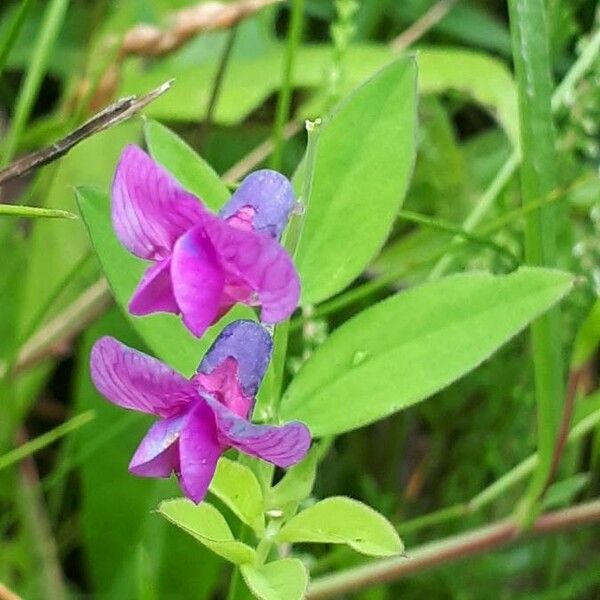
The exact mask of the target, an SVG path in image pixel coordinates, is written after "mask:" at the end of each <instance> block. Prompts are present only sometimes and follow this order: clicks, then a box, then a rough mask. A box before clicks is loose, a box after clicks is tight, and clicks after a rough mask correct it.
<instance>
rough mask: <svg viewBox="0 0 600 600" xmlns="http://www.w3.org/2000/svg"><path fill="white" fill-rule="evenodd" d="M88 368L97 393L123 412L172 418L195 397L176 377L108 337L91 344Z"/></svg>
mask: <svg viewBox="0 0 600 600" xmlns="http://www.w3.org/2000/svg"><path fill="white" fill-rule="evenodd" d="M90 368H91V375H92V380H93V381H94V384H95V386H96V387H97V388H98V391H99V392H100V393H101V394H102V395H103V396H105V397H106V398H107V399H108V400H110V401H111V402H112V403H113V404H116V405H118V406H122V407H123V408H129V409H131V410H137V411H140V412H145V413H150V414H153V415H157V416H159V417H171V416H173V415H175V414H176V413H177V412H179V411H180V410H181V409H182V408H183V407H184V406H185V405H186V404H187V403H188V402H190V400H193V399H196V398H197V397H198V394H197V392H196V390H195V388H194V386H193V384H192V383H191V382H189V381H188V380H187V379H185V378H184V377H182V376H181V375H180V374H179V373H177V372H176V371H174V370H173V369H170V368H169V367H167V365H165V364H163V363H162V362H160V361H158V360H156V359H155V358H152V357H151V356H148V355H147V354H144V353H143V352H138V351H137V350H134V349H133V348H129V347H128V346H125V345H124V344H121V343H120V342H118V341H117V340H115V339H114V338H111V337H103V338H100V339H99V340H98V341H97V342H96V343H95V344H94V347H93V348H92V353H91V357H90Z"/></svg>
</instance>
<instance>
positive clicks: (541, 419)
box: [508, 0, 564, 523]
mask: <svg viewBox="0 0 600 600" xmlns="http://www.w3.org/2000/svg"><path fill="white" fill-rule="evenodd" d="M508 6H509V16H510V29H511V34H512V45H513V61H514V64H515V73H516V79H517V92H518V97H519V123H520V132H521V136H520V139H521V152H522V165H521V195H522V200H523V203H527V202H531V201H533V200H536V199H539V198H542V197H544V196H546V195H547V194H548V193H550V192H551V191H552V189H553V188H554V181H555V173H556V154H555V139H554V127H553V122H552V108H551V97H552V86H553V84H552V78H551V65H550V47H549V41H548V40H549V30H548V24H547V15H546V7H545V3H544V0H509V3H508ZM557 229H558V215H557V213H556V206H553V205H546V206H544V207H542V208H540V209H539V210H537V211H535V212H533V213H530V214H528V215H527V216H526V218H525V259H526V262H527V264H530V265H536V266H545V267H554V266H556V263H557V254H558V250H557V241H556V238H557ZM531 345H532V354H533V367H534V378H535V393H536V404H537V414H538V426H537V429H538V456H539V459H538V465H537V468H536V471H535V473H534V476H533V479H532V483H531V486H530V488H529V491H528V492H527V495H526V497H525V503H524V505H523V507H522V508H523V522H524V523H526V522H531V521H532V520H533V518H534V516H535V510H536V505H537V504H538V500H539V497H540V495H541V494H542V493H543V491H544V487H545V483H546V481H547V479H548V474H549V472H550V469H551V468H552V456H553V453H554V445H555V440H556V436H557V432H558V423H559V419H560V414H561V412H562V405H563V400H564V382H563V375H564V366H563V360H562V352H561V329H560V312H559V310H558V309H557V308H554V309H552V310H551V311H549V312H548V313H546V314H545V315H543V316H542V317H540V318H539V319H537V320H536V321H535V322H534V323H532V325H531Z"/></svg>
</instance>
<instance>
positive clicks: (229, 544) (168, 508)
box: [158, 498, 256, 565]
mask: <svg viewBox="0 0 600 600" xmlns="http://www.w3.org/2000/svg"><path fill="white" fill-rule="evenodd" d="M158 512H159V513H160V514H161V515H163V517H165V518H166V519H168V520H169V521H171V523H174V524H175V525H177V527H181V529H183V530H184V531H187V532H188V533H189V534H190V535H193V536H194V537H195V538H196V539H197V540H198V541H199V542H201V543H202V544H204V545H205V546H206V547H207V548H209V549H210V550H212V551H213V552H214V553H215V554H218V555H219V556H221V557H223V558H224V559H225V560H228V561H229V562H232V563H235V564H237V565H242V564H245V563H251V562H253V561H254V558H255V554H256V553H255V551H254V549H253V548H251V547H250V546H248V545H246V544H244V543H242V542H238V541H237V540H236V539H235V538H234V537H233V533H231V529H229V525H227V521H226V520H225V517H223V515H222V514H221V513H220V512H219V511H218V510H217V509H216V508H215V507H214V506H212V504H209V503H208V502H202V504H198V505H197V506H196V505H195V504H193V503H192V502H190V501H189V500H187V499H185V498H178V499H175V500H166V501H164V502H161V503H160V505H159V507H158Z"/></svg>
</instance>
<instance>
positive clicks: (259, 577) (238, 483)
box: [158, 453, 403, 600]
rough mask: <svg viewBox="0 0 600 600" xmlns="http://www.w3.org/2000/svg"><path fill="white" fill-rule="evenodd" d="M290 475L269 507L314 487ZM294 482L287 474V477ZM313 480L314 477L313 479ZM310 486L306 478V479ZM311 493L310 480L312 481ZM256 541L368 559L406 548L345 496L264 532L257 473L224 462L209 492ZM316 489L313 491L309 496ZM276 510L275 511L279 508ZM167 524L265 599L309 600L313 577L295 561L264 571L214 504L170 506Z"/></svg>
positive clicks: (281, 519) (164, 510)
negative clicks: (345, 549) (342, 550)
mask: <svg viewBox="0 0 600 600" xmlns="http://www.w3.org/2000/svg"><path fill="white" fill-rule="evenodd" d="M314 461H315V455H314V453H313V455H311V456H309V457H308V458H307V459H306V462H307V463H308V465H309V466H308V468H307V469H306V472H310V471H311V470H312V469H314V464H315V463H314ZM296 469H297V470H296V473H295V474H294V473H293V472H292V476H291V478H288V483H287V484H284V483H285V478H284V479H283V480H282V482H281V484H284V485H281V484H280V485H281V487H279V489H278V490H277V486H276V487H275V488H273V490H274V493H273V494H272V496H271V498H270V499H269V500H270V503H271V504H272V502H273V501H274V499H275V498H277V497H279V498H281V499H286V500H288V501H289V502H295V503H296V506H297V502H298V499H299V498H300V497H301V496H303V495H305V492H306V490H307V489H308V484H304V485H301V484H300V483H299V482H300V481H301V480H302V478H300V477H298V473H299V467H297V468H296ZM286 477H289V474H288V475H286ZM308 479H310V478H308ZM304 481H306V479H305V480H304ZM311 487H312V481H311ZM210 490H211V492H212V493H213V494H214V495H215V496H216V497H218V498H219V499H220V500H221V501H222V502H223V503H224V504H225V505H226V506H228V507H229V508H230V509H231V511H232V512H233V513H234V514H235V515H236V516H237V517H238V518H239V519H240V520H241V521H242V522H244V523H245V524H247V525H249V526H250V527H252V529H253V530H254V532H255V533H256V534H257V537H258V538H262V539H263V541H264V540H265V539H266V540H267V541H268V542H269V543H277V544H279V543H316V544H347V545H348V546H350V547H351V548H353V549H354V550H356V551H357V552H360V553H362V554H366V555H369V556H392V555H395V554H399V553H401V552H402V551H403V544H402V541H401V540H400V538H399V537H398V534H397V533H396V530H395V529H394V527H393V526H392V525H391V524H390V523H389V522H388V521H387V520H386V519H385V518H384V517H383V516H382V515H380V514H379V513H377V512H376V511H374V510H373V509H372V508H369V507H368V506H366V505H365V504H362V503H361V502H358V501H356V500H353V499H351V498H346V497H341V496H338V497H332V498H327V499H325V500H321V501H319V502H317V503H316V504H313V505H312V506H309V507H308V508H306V509H304V510H301V511H300V512H299V513H297V514H295V515H294V516H291V514H288V515H286V513H285V512H283V511H282V512H281V513H280V515H281V516H279V515H278V516H277V517H276V518H274V519H273V520H272V522H271V524H272V525H274V526H272V527H271V525H270V526H269V528H268V530H267V531H265V523H264V516H265V512H266V511H267V510H269V509H268V508H267V506H268V504H265V499H264V497H263V494H262V491H261V488H260V485H259V483H258V480H257V479H256V477H255V475H254V474H253V472H252V471H251V470H250V469H249V468H248V467H245V466H243V465H242V464H240V463H237V462H233V461H231V460H229V459H227V458H224V457H222V458H221V459H220V461H219V466H218V468H217V473H216V475H215V478H214V480H213V482H212V484H211V487H210ZM309 492H310V489H308V492H306V493H309ZM270 511H274V509H273V508H271V509H270ZM158 512H159V513H160V514H161V515H163V516H164V517H165V518H166V519H168V520H169V521H171V522H172V523H174V524H175V525H177V526H178V527H180V528H181V529H183V530H184V531H186V532H187V533H189V534H190V535H192V536H193V537H195V538H196V539H197V540H198V541H199V542H201V543H202V544H203V545H204V546H206V547H207V548H209V549H210V550H212V551H213V552H214V553H215V554H218V555H219V556H221V557H222V558H224V559H225V560H228V561H229V562H231V563H234V564H236V565H239V566H240V568H241V571H242V574H243V576H244V579H245V581H246V583H247V584H248V586H249V587H250V589H251V590H252V591H253V593H254V594H255V595H256V596H257V597H258V598H261V599H263V600H282V599H283V598H285V599H286V600H299V599H300V598H302V597H303V596H304V593H305V591H306V586H307V583H308V574H307V571H306V568H305V567H304V565H303V563H302V562H301V561H300V560H298V559H295V558H286V559H281V560H275V561H272V562H268V563H266V564H263V562H262V560H261V558H260V556H259V554H260V552H257V550H255V549H254V548H252V547H251V546H249V545H248V544H245V543H243V542H240V541H238V540H236V539H235V537H234V535H233V533H232V531H231V529H230V527H229V525H228V524H227V521H226V520H225V517H224V516H223V515H222V514H221V513H220V512H219V510H218V509H217V508H215V507H214V506H213V505H212V504H210V503H209V502H203V503H201V504H200V505H198V506H196V505H194V504H193V503H191V502H190V501H188V500H186V499H183V498H181V499H175V500H167V501H165V502H162V503H161V504H160V506H159V507H158Z"/></svg>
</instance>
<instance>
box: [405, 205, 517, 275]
mask: <svg viewBox="0 0 600 600" xmlns="http://www.w3.org/2000/svg"><path fill="white" fill-rule="evenodd" d="M398 218H400V219H403V220H405V221H410V222H411V223H416V224H418V225H425V226H426V227H430V228H431V229H437V230H438V231H444V232H446V233H453V234H455V235H456V236H457V237H458V238H463V239H464V240H466V241H467V242H471V243H472V244H477V245H479V246H485V247H487V248H491V249H492V250H494V252H497V253H498V254H500V255H502V256H505V257H506V258H508V259H509V260H510V261H511V263H512V265H513V268H516V266H517V265H518V264H519V259H518V258H517V257H516V256H515V255H514V254H513V253H512V252H511V251H510V250H508V249H506V248H504V247H502V246H500V245H499V244H496V243H495V242H493V241H492V240H490V239H487V238H485V237H482V236H480V235H477V234H474V233H471V232H470V231H469V230H466V229H464V228H462V227H460V226H457V225H453V224H452V223H446V222H445V221H442V220H441V219H432V218H431V217H427V216H425V215H422V214H420V213H416V212H413V211H409V210H401V211H400V213H399V214H398Z"/></svg>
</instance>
